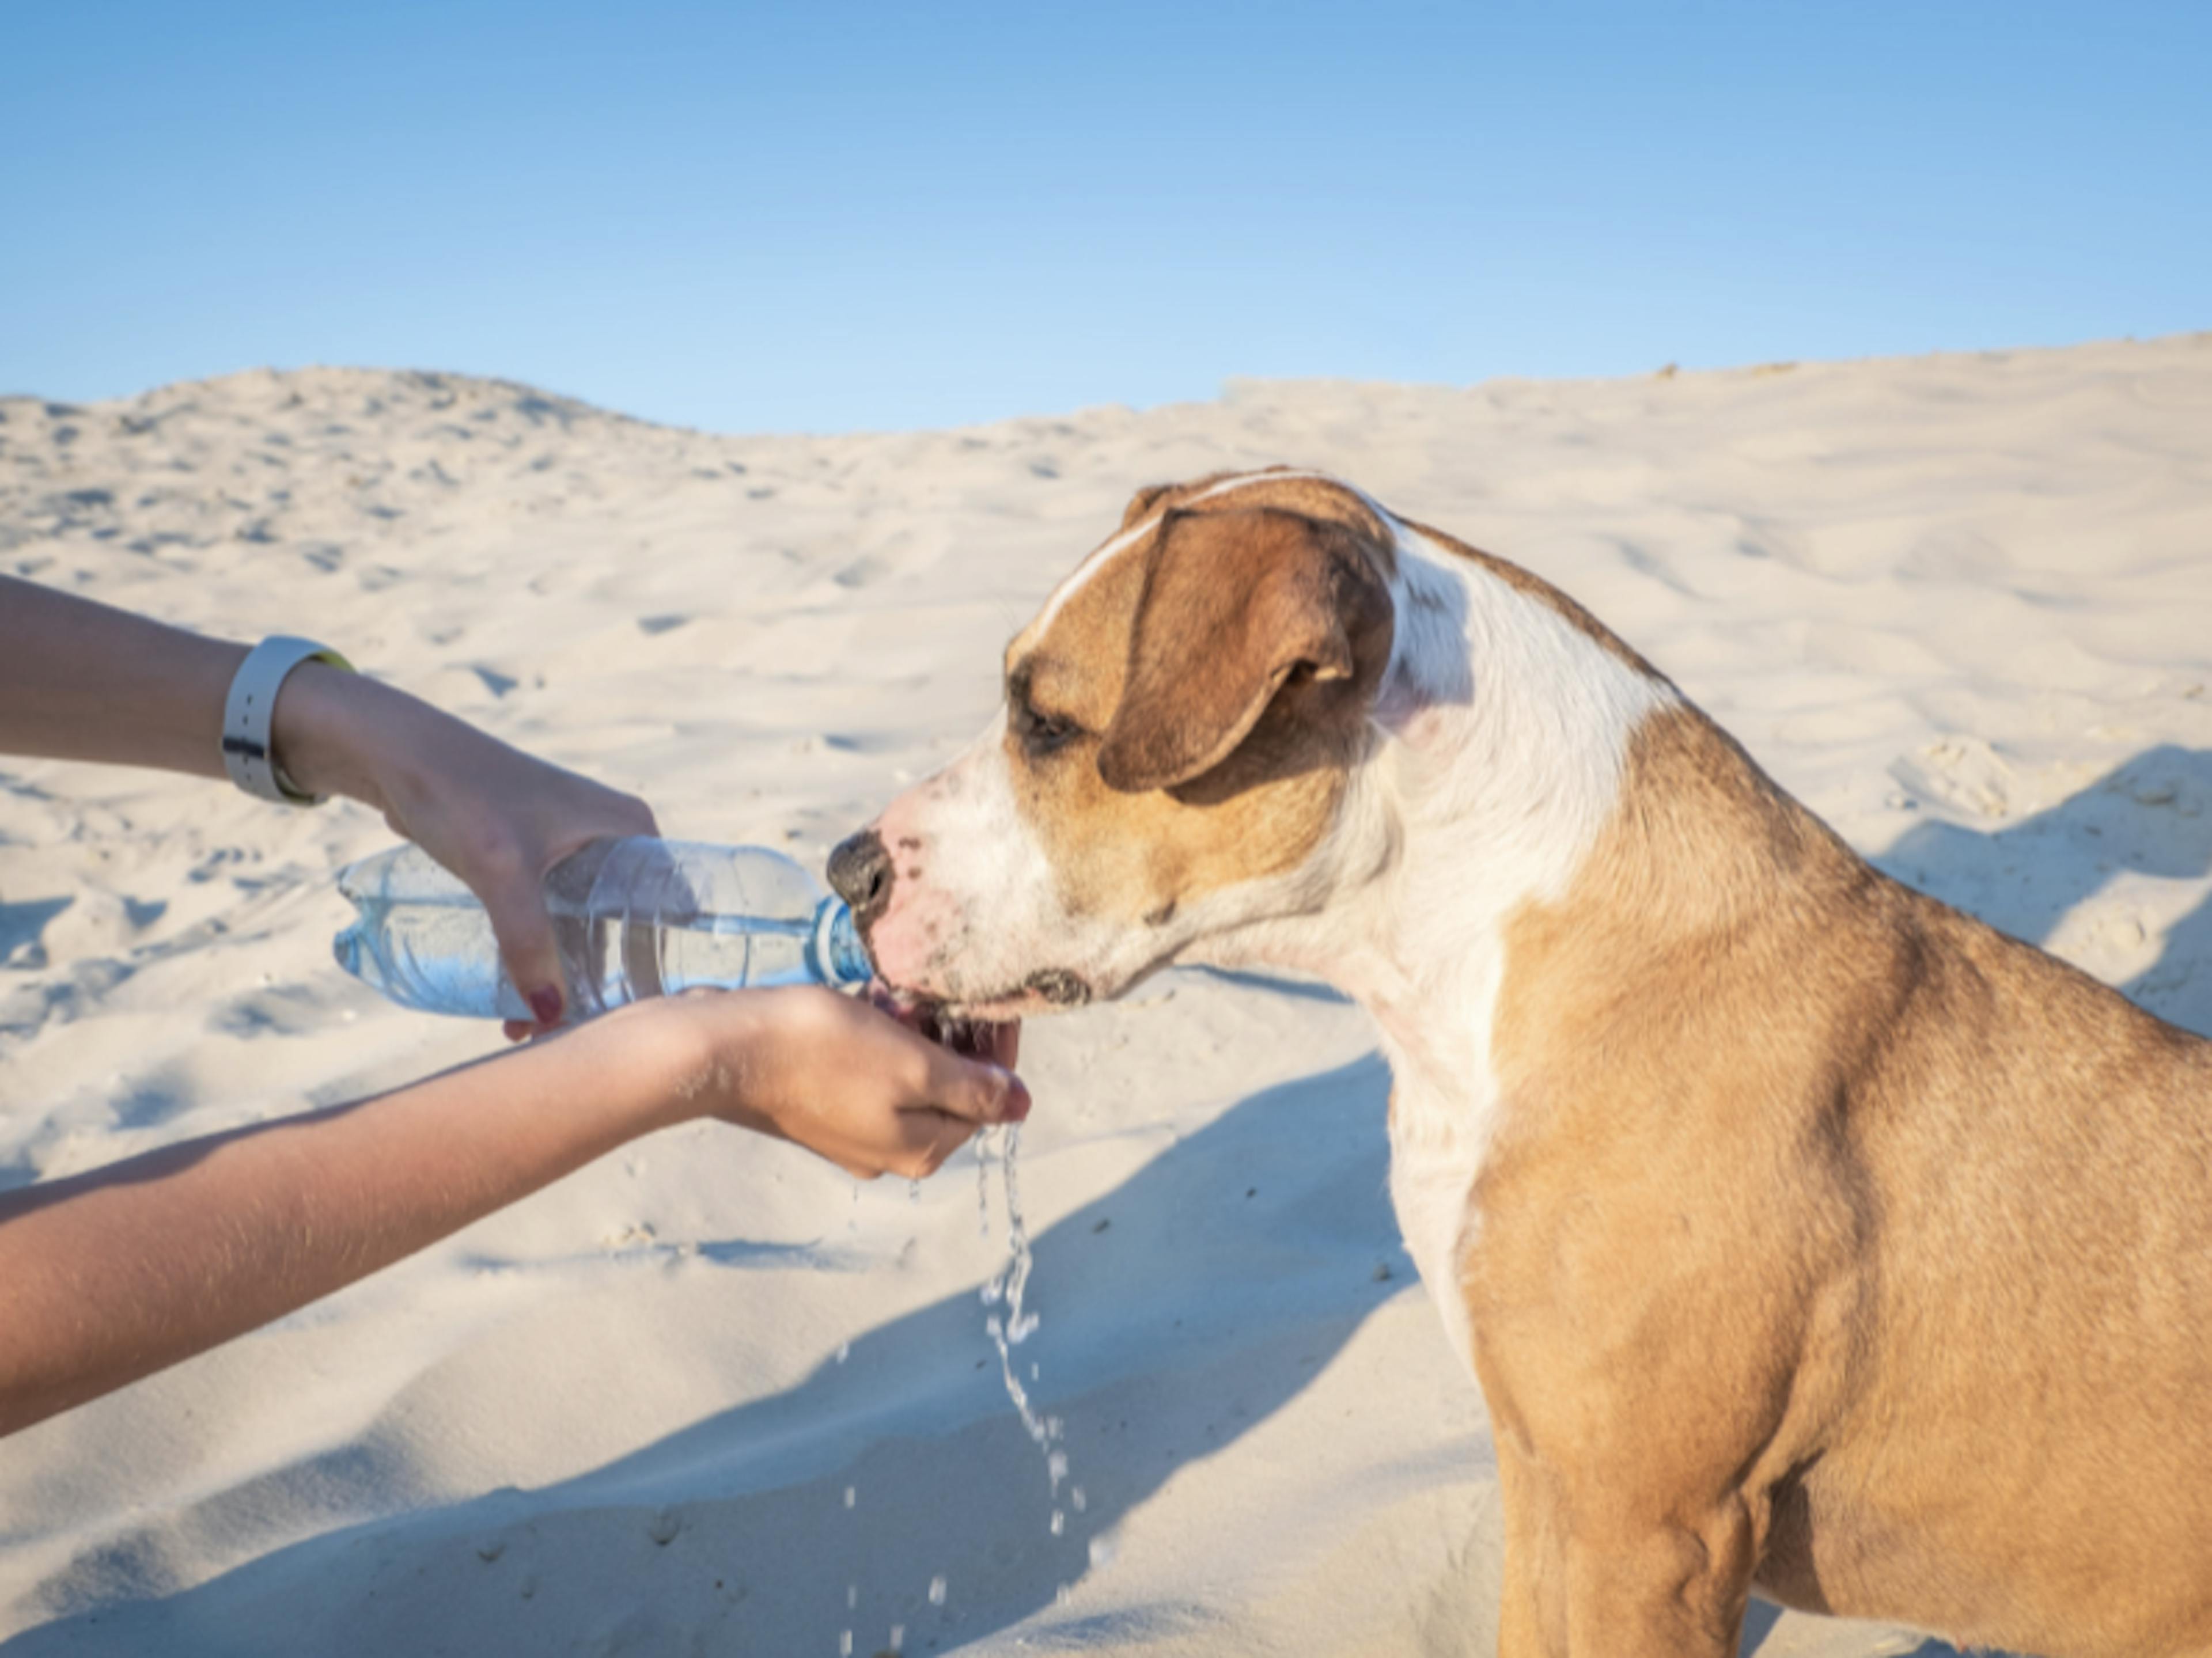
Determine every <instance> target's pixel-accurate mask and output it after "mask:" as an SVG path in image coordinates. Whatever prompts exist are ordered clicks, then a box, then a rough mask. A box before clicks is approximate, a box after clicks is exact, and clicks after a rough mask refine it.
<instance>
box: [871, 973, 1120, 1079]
mask: <svg viewBox="0 0 2212 1658" xmlns="http://www.w3.org/2000/svg"><path fill="white" fill-rule="evenodd" d="M870 993H871V994H872V997H873V998H874V999H875V1001H876V1003H877V1005H878V1006H880V1007H882V1008H883V1009H884V1011H887V1012H889V1013H890V1014H891V1015H892V1016H893V1017H896V1018H897V1019H898V1020H899V1022H900V1023H902V1024H905V1025H908V1026H909V1027H911V1028H912V1029H914V1030H915V1031H917V1032H918V1033H920V1034H921V1035H924V1036H927V1037H928V1038H929V1040H930V1041H932V1042H936V1043H938V1044H939V1046H941V1047H944V1048H950V1049H951V1051H952V1052H954V1053H955V1054H963V1055H965V1056H967V1057H968V1058H969V1059H981V1060H995V1061H996V1062H997V1063H999V1064H1000V1065H1004V1066H1009V1067H1011V1066H1012V1064H1013V1059H1012V1054H1013V1052H1014V1048H1015V1045H1016V1042H1017V1041H1018V1036H1019V1033H1020V1030H1021V1023H1022V1019H1023V1017H1024V1016H1025V1015H1029V1014H1033V1013H1048V1012H1054V1011H1059V1010H1060V1009H1063V1008H1072V1007H1081V1006H1083V1005H1085V1004H1086V1003H1088V1002H1090V1001H1091V999H1092V998H1093V995H1094V992H1093V991H1092V990H1091V986H1090V984H1089V983H1088V982H1087V981H1085V980H1084V979H1083V978H1082V977H1081V976H1080V975H1077V974H1074V973H1071V972H1069V971H1068V970H1067V969H1065V968H1051V969H1046V970H1045V971H1043V972H1041V973H1033V974H1031V975H1030V976H1029V977H1028V978H1027V979H1025V980H1024V981H1022V983H1021V985H1020V987H1018V988H1016V989H1012V990H1006V991H1000V992H998V993H994V994H992V995H988V996H977V997H963V999H960V1000H959V1001H957V1002H949V1001H941V1000H939V999H937V998H935V997H933V996H928V995H924V994H922V993H919V992H916V991H911V990H905V989H901V988H898V987H895V986H890V985H886V984H884V983H883V982H882V981H880V980H878V981H877V982H876V984H875V985H874V986H873V987H872V989H871V992H870Z"/></svg>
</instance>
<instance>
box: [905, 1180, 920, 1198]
mask: <svg viewBox="0 0 2212 1658" xmlns="http://www.w3.org/2000/svg"><path fill="white" fill-rule="evenodd" d="M906 1194H907V1196H908V1198H910V1199H913V1200H914V1201H915V1202H916V1203H920V1202H921V1181H918V1180H910V1181H908V1182H907V1183H906Z"/></svg>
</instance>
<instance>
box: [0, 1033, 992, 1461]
mask: <svg viewBox="0 0 2212 1658" xmlns="http://www.w3.org/2000/svg"><path fill="white" fill-rule="evenodd" d="M1012 1058H1013V1054H1012V1049H1011V1048H1002V1049H1000V1050H999V1051H998V1052H997V1053H996V1054H994V1060H1003V1061H1005V1062H1006V1063H1011V1062H1012ZM1029 1104H1030V1101H1029V1095H1028V1092H1027V1090H1025V1089H1024V1088H1023V1086H1022V1084H1020V1083H1019V1082H1018V1081H1017V1080H1016V1079H1015V1078H1013V1076H1012V1073H1011V1072H1008V1071H1006V1069H1004V1068H1003V1066H1001V1065H1000V1064H999V1063H978V1062H975V1061H971V1060H963V1059H962V1058H960V1057H959V1056H958V1055H957V1054H951V1053H950V1052H948V1051H947V1050H946V1049H945V1048H941V1047H939V1046H938V1045H937V1044H935V1043H933V1042H928V1041H927V1040H925V1039H924V1038H922V1037H921V1036H919V1035H915V1034H914V1033H912V1032H910V1031H908V1030H906V1029H903V1028H902V1027H901V1026H900V1025H899V1024H898V1023H896V1021H895V1020H893V1019H891V1018H890V1017H886V1016H884V1014H883V1013H881V1012H879V1011H877V1010H875V1009H873V1008H872V1007H870V1006H868V1005H866V1003H863V1002H858V1001H854V1000H852V999H848V998H845V997H841V996H837V995H836V994H834V993H830V992H828V991H824V990H817V989H793V990H773V991H739V992H735V993H726V994H724V993H701V994H695V995H690V996H684V997H678V998H674V999H666V1000H657V1001H649V1002H641V1003H638V1004H636V1005H633V1006H630V1007H627V1008H623V1009H621V1010H618V1011H615V1012H613V1013H610V1014H607V1015H606V1016H605V1017H601V1018H599V1019H595V1020H593V1021H592V1022H591V1023H587V1024H585V1025H582V1026H580V1027H579V1028H577V1029H574V1030H571V1031H568V1032H565V1033H563V1034H562V1035H559V1036H556V1037H554V1038H552V1039H550V1040H546V1041H541V1042H532V1043H531V1044H530V1045H528V1046H527V1047H525V1048H518V1049H515V1050H513V1051H512V1052H509V1053H506V1054H500V1055H497V1056H495V1057H494V1058H492V1059H489V1060H484V1061H483V1062H481V1063H478V1064H477V1065H473V1066H465V1067H464V1068H462V1069H459V1070H456V1071H448V1072H444V1073H443V1074H442V1075H440V1076H436V1077H432V1078H428V1079H427V1080H425V1081H422V1082H419V1083H415V1084H411V1085H410V1086H408V1087H404V1088H399V1089H395V1090H392V1091H391V1092H390V1093H386V1094H380V1095H378V1096H374V1098H371V1099H366V1100H362V1101H358V1102H354V1103H352V1104H349V1105H340V1106H336V1107H332V1108H329V1109H327V1110H322V1111H316V1112H311V1113H308V1114H304V1115H301V1116H297V1117H291V1118H287V1119H284V1120H283V1121H277V1122H272V1123H267V1124H263V1125H260V1126H258V1127H252V1128H246V1129H240V1130H238V1131H235V1132H234V1133H226V1134H216V1135H210V1136H208V1137H206V1138H204V1139H197V1140H190V1141H186V1142H184V1143H183V1144H180V1145H172V1146H166V1147H163V1148H161V1149H160V1150H158V1151H149V1152H147V1153H145V1154H143V1156H140V1157H132V1158H129V1159H127V1160H125V1161H124V1162H122V1163H115V1164H112V1165H110V1166H109V1167H107V1168H105V1169H94V1170H92V1171H90V1172H88V1173H86V1174H82V1175H74V1176H71V1177H70V1178H68V1179H65V1180H58V1181H48V1182H44V1183H41V1184H40V1185H36V1186H32V1187H21V1188H18V1189H16V1190H15V1191H11V1192H6V1193H0V1434H5V1433H12V1432H14V1431H15V1430H16V1429H18V1428H21V1427H26V1426H28V1425H29V1424H32V1423H33V1422H37V1421H40V1420H41V1419H42V1418H46V1417H48V1416H51V1415H53V1414H54V1413H55V1412H59V1411H64V1410H67V1409H69V1408H70V1406H74V1405H78V1404H82V1403H83V1402H84V1401H85V1400H89V1399H93V1398H95V1397H97V1396H98V1395H99V1394H103V1393H106V1392H109V1391H111V1390H112V1389H113V1388H119V1387H122V1386H124V1385H125V1383H127V1382H134V1381H136V1380H137V1379H138V1378H140V1377H142V1376H148V1375H150V1374H152V1373H153V1372H154V1371H155V1370H161V1369H163V1368H164V1367H166V1366H167V1365H170V1364H173V1363H177V1362H178V1361H179V1360H181V1359H184V1358H187V1357H191V1355H193V1354H194V1353H197V1352H200V1351H204V1350H205V1349H207V1348H209V1347H212V1346H215V1345H217V1344H218V1343H221V1342H223V1341H227V1340H228V1339H231V1338H233V1337H234V1336H238V1335H240V1334H243V1333H246V1331H248V1330H251V1329H254V1328H256V1327H258V1326H260V1325H262V1324H265V1323H267V1322H268V1321H270V1320H272V1319H276V1318H280V1317H282V1316H283V1315H285V1314H286V1313H289V1312H290V1311H292V1310H293V1309H295V1308H298V1307H301V1306H303V1305H305V1304H306V1303H308V1302H310V1301H313V1300H315V1299H317V1298H319V1297H322V1296H325V1295H328V1294H330V1293H331V1292H332V1291H336V1290H338V1289H340V1288H343V1286H344V1285H346V1284H350V1283H352V1282H354V1281H355V1280H356V1279H357V1278H364V1277H366V1276H368V1274H369V1273H371V1272H375V1271H377V1270H378V1269H380V1268H381V1267H383V1266H388V1265H390V1264H391V1263H392V1262H393V1261H396V1260H401V1259H402V1258H404V1257H405V1256H407V1255H410V1254H413V1253H415V1251H416V1250H418V1249H421V1248H424V1247H425V1246H427V1245H428V1244H430V1243H432V1242H435V1241H436V1240H438V1239H439V1238H441V1237H444V1236H447V1234H449V1233H451V1232H453V1231H455V1230H459V1228H461V1227H463V1226H465V1225H467V1224H469V1223H470V1222H471V1221H474V1220H477V1219H478V1218H481V1217H483V1216H484V1215H487V1214H489V1213H491V1212H493V1211H494V1210H496V1209H499V1208H501V1207H504V1206H506V1205H507V1204H510V1203H513V1202H514V1201H515V1200H517V1199H520V1198H522V1197H525V1196H526V1195H527V1194H529V1193H532V1192H534V1191H537V1190H538V1188H540V1187H544V1186H546V1185H549V1184H550V1183H551V1182H552V1181H556V1180H558V1179H560V1178H561V1177H562V1175H566V1174H568V1173H570V1172H571V1171H572V1170H574V1169H579V1168H580V1167H582V1166H583V1165H584V1164H585V1163H589V1162H591V1161H592V1159H593V1158H595V1157H599V1156H602V1155H603V1154H605V1152H608V1151H612V1150H613V1149H614V1148H615V1147H617V1146H618V1145H623V1143H624V1142H626V1141H628V1140H629V1139H634V1138H635V1137H637V1136H638V1135H641V1134H644V1133H650V1132H652V1131H653V1130H654V1129H657V1128H661V1127H669V1126H671V1125H672V1124H675V1123H679V1122H683V1121H690V1120H693V1119H696V1118H701V1117H708V1116H712V1117H719V1118H720V1119H722V1120H723V1121H729V1122H734V1123H738V1124H741V1125H742V1126H744V1127H749V1128H752V1129H755V1130H757V1131H758V1132H761V1133H769V1134H774V1135H777V1136H779V1137H781V1138H784V1139H791V1140H793V1141H796V1142H797V1143H799V1144H800V1145H805V1146H807V1147H808V1148H809V1149H811V1150H812V1151H816V1152H817V1153H819V1154H821V1155H822V1156H823V1157H828V1158H829V1160H830V1161H832V1162H834V1163H837V1164H838V1165H839V1166H841V1167H842V1168H844V1169H848V1171H850V1172H852V1173H853V1174H854V1175H859V1176H861V1177H869V1176H873V1175H878V1174H882V1173H886V1172H890V1173H896V1174H902V1175H913V1176H916V1177H919V1176H921V1175H927V1174H929V1173H932V1172H933V1171H934V1170H935V1169H936V1168H937V1167H938V1165H939V1164H940V1163H942V1162H943V1161H944V1160H945V1157H949V1156H950V1155H951V1153H952V1152H953V1151H955V1150H956V1149H957V1148H958V1147H959V1146H960V1145H962V1144H963V1142H964V1141H965V1140H966V1139H968V1137H969V1135H970V1134H972V1133H974V1132H975V1129H976V1128H977V1127H981V1126H982V1125H983V1124H986V1123H991V1122H1000V1121H1019V1120H1020V1119H1021V1118H1022V1117H1024V1116H1025V1115H1026V1114H1028V1111H1029Z"/></svg>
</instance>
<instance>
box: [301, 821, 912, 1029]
mask: <svg viewBox="0 0 2212 1658" xmlns="http://www.w3.org/2000/svg"><path fill="white" fill-rule="evenodd" d="M338 890H339V891H341V892H343V894H345V896H347V897H348V898H349V899H351V900H352V901H353V905H354V908H356V910H357V911H359V912H360V913H359V914H357V915H356V917H355V918H354V922H353V925H352V926H349V927H348V928H346V930H345V931H344V932H341V933H339V934H338V936H337V938H336V939H335V940H333V941H332V944H331V950H332V951H333V953H334V954H336V956H337V959H338V965H339V966H340V967H342V968H343V969H345V970H346V971H347V972H349V973H350V974H352V975H354V977H356V979H359V980H360V981H362V983H364V984H366V985H368V987H370V988H371V989H374V990H376V991H379V992H381V993H383V994H384V995H386V996H388V997H390V998H391V999H392V1000H393V1001H395V1002H398V1004H399V1005H401V1006H402V1007H411V1008H416V1009H417V1010H419V1011H422V1012H425V1013H453V1014H459V1015H460V1016H462V1017H465V1018H479V1019H497V1018H506V1019H529V1018H531V1017H532V1014H531V1012H530V1010H529V1009H528V1007H526V1005H524V1003H523V1000H522V997H521V996H520V993H518V992H517V991H516V990H515V987H514V985H513V982H512V981H510V980H509V979H508V978H507V973H506V970H505V969H503V968H502V967H501V964H500V958H499V945H498V944H497V942H496V941H495V939H494V938H493V937H492V930H491V918H490V917H489V915H487V914H485V913H484V909H483V905H482V904H480V903H478V902H477V896H476V895H475V894H474V893H473V892H471V891H470V890H469V889H468V888H467V887H466V886H465V885H464V884H462V882H461V881H460V879H459V878H458V877H456V876H453V875H452V874H449V873H448V872H447V871H446V870H445V869H444V868H443V867H442V866H441V865H439V864H438V863H437V862H436V861H435V859H432V858H431V857H430V855H429V854H428V853H426V852H424V851H423V850H422V848H421V847H414V846H401V847H393V848H392V850H391V851H389V852H384V853H378V854H377V855H376V856H375V857H374V858H368V859H363V860H362V862H360V863H358V864H355V865H350V866H349V867H348V868H346V869H345V870H343V871H342V872H340V873H339V875H338ZM545 907H546V909H547V911H548V913H550V915H551V916H552V918H553V934H554V938H555V940H556V943H557V944H558V945H559V948H560V951H561V971H562V977H563V978H564V979H565V980H566V981H568V998H567V1003H566V1006H567V1015H566V1017H568V1020H569V1021H570V1022H572V1023H573V1022H574V1021H575V1020H578V1019H587V1018H589V1017H592V1015H593V1014H595V1013H603V1012H605V1011H606V1010H607V1009H609V1008H611V1007H620V1006H621V1005H623V1004H624V1003H626V1002H634V1001H636V1000H638V999H640V998H641V997H646V996H665V995H672V994H674V993H677V992H678V991H683V990H691V989H696V988H697V987H702V986H706V987H714V988H716V989H722V990H735V989H738V988H741V987H745V986H749V985H750V986H761V985H793V984H827V985H850V984H860V983H864V982H865V981H866V980H867V978H868V976H869V970H870V969H869V964H868V957H867V952H866V950H865V949H863V948H862V947H861V944H860V937H859V934H858V932H856V930H855V929H854V926H853V914H852V912H851V911H850V910H849V909H848V908H846V906H845V904H844V902H843V901H842V899H838V898H835V897H831V896H829V895H827V894H825V893H824V892H823V890H822V887H821V885H820V884H818V883H817V881H816V880H815V878H813V876H811V874H809V873H808V872H806V871H805V869H803V868H802V867H800V866H799V865H797V864H795V863H793V861H792V860H791V859H788V858H786V857H785V856H783V854H782V853H776V852H769V851H767V850H766V849H764V848H763V847H709V846H700V845H697V844H695V843H692V842H688V841H657V840H653V839H652V838H651V837H649V836H643V835H640V836H635V837H633V838H631V839H629V840H623V841H593V842H592V844H590V845H589V846H587V847H584V848H582V849H581V850H580V851H579V852H576V853H573V854H571V855H570V856H569V857H568V858H565V859H562V861H561V862H560V863H558V864H556V865H554V866H553V868H552V870H551V871H550V872H549V873H548V874H547V875H546V877H545Z"/></svg>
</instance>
